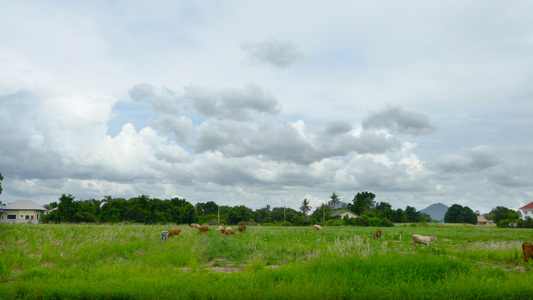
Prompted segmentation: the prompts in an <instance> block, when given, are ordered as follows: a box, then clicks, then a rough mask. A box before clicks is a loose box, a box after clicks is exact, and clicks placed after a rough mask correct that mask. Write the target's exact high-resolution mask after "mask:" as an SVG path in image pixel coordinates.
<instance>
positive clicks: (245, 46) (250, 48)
mask: <svg viewBox="0 0 533 300" xmlns="http://www.w3.org/2000/svg"><path fill="white" fill-rule="evenodd" d="M241 49H242V50H244V51H245V52H246V54H247V60H248V63H250V64H253V65H255V64H258V65H261V64H270V65H272V66H274V67H280V68H283V67H287V66H289V65H291V64H293V63H294V62H296V61H297V60H299V59H301V58H303V54H302V53H301V52H300V50H298V48H297V47H296V46H295V45H294V44H292V43H290V42H283V41H279V40H275V39H266V40H264V41H262V42H258V43H254V42H250V41H246V42H243V43H242V44H241Z"/></svg>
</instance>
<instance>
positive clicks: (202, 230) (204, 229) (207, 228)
mask: <svg viewBox="0 0 533 300" xmlns="http://www.w3.org/2000/svg"><path fill="white" fill-rule="evenodd" d="M198 230H199V233H202V232H204V231H209V230H211V229H209V227H207V226H200V227H199V228H198Z"/></svg>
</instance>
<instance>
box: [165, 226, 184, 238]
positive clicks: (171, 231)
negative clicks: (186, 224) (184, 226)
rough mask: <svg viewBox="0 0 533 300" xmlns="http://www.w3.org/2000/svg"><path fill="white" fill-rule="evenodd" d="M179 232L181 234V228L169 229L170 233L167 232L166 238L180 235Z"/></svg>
mask: <svg viewBox="0 0 533 300" xmlns="http://www.w3.org/2000/svg"><path fill="white" fill-rule="evenodd" d="M180 232H181V228H175V229H170V231H169V232H168V237H171V236H174V235H180Z"/></svg>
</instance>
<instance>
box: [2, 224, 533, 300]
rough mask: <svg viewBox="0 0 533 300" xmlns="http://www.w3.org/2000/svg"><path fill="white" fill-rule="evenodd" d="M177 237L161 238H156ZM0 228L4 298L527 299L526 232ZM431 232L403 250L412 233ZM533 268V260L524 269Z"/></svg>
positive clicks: (532, 280)
mask: <svg viewBox="0 0 533 300" xmlns="http://www.w3.org/2000/svg"><path fill="white" fill-rule="evenodd" d="M170 228H181V229H182V232H181V235H180V236H178V237H172V238H170V239H169V240H168V241H166V242H160V241H159V237H160V233H161V231H162V230H169V229H170ZM211 229H212V231H210V232H207V233H204V234H199V233H198V231H197V230H195V229H194V230H193V229H192V228H189V227H186V226H175V225H174V226H173V225H125V224H121V225H73V224H68V225H61V224H60V225H51V224H39V225H29V224H28V225H26V224H25V225H0V298H1V299H170V298H173V299H179V298H181V299H188V298H192V299H237V298H240V299H340V298H360V299H365V298H369V299H384V298H389V299H391V298H392V299H402V298H406V299H446V298H453V299H478V298H483V299H526V298H530V297H531V294H532V293H533V276H532V275H531V272H530V268H529V266H527V265H524V263H523V259H522V252H521V248H520V246H521V244H522V242H523V241H531V240H533V237H532V234H533V231H531V230H518V229H514V230H513V229H498V228H493V227H478V226H446V225H432V226H420V225H417V226H416V227H415V226H409V225H408V226H403V225H400V226H396V227H392V228H382V229H383V238H382V239H379V240H374V239H372V235H373V233H374V232H375V230H376V228H369V227H327V228H325V230H324V231H315V230H313V229H312V227H248V228H247V230H246V233H237V234H236V235H232V236H229V237H226V236H222V235H220V234H219V233H218V232H215V231H214V229H216V227H211ZM415 233H416V234H422V235H435V236H437V238H438V241H437V242H434V243H433V244H431V245H430V246H429V247H425V246H419V247H418V248H417V249H413V247H412V240H411V235H412V234H415ZM532 263H533V262H532Z"/></svg>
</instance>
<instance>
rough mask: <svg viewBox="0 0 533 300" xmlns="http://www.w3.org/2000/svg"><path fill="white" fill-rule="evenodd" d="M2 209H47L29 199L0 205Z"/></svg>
mask: <svg viewBox="0 0 533 300" xmlns="http://www.w3.org/2000/svg"><path fill="white" fill-rule="evenodd" d="M2 209H3V210H44V211H46V210H47V209H46V208H44V207H42V206H40V205H39V204H37V203H35V202H33V201H31V200H17V201H15V202H12V203H9V204H8V205H6V206H3V207H2Z"/></svg>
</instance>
